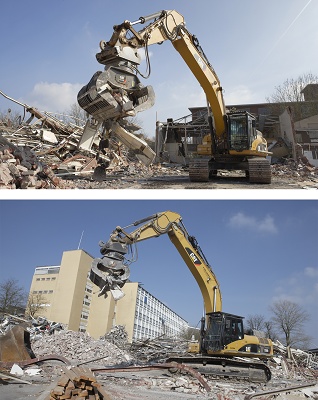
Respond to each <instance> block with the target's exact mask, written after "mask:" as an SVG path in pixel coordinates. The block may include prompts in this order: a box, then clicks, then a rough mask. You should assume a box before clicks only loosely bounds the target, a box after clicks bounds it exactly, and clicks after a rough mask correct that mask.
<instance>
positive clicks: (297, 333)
mask: <svg viewBox="0 0 318 400" xmlns="http://www.w3.org/2000/svg"><path fill="white" fill-rule="evenodd" d="M270 310H271V312H272V314H273V325H274V326H275V327H276V329H277V331H278V332H279V333H281V334H282V335H283V337H284V340H285V344H286V346H291V345H295V344H297V345H299V344H302V345H304V344H305V343H308V340H309V339H310V338H309V337H308V336H306V335H305V334H304V333H303V325H304V323H305V322H307V321H308V320H309V314H308V313H307V312H306V311H305V310H304V309H302V307H301V306H300V305H298V304H296V303H293V302H292V301H289V300H278V301H276V302H275V303H273V305H272V306H271V307H270Z"/></svg>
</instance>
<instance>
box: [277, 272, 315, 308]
mask: <svg viewBox="0 0 318 400" xmlns="http://www.w3.org/2000/svg"><path fill="white" fill-rule="evenodd" d="M276 284H277V286H276V287H275V289H274V290H275V296H274V297H273V299H272V301H277V300H281V299H283V300H290V301H293V302H294V303H297V304H301V305H308V306H310V305H311V306H316V304H317V302H318V268H312V267H306V268H304V269H303V270H301V271H297V272H293V273H291V274H290V276H285V278H284V280H283V281H280V282H276Z"/></svg>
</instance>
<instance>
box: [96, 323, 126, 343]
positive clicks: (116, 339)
mask: <svg viewBox="0 0 318 400" xmlns="http://www.w3.org/2000/svg"><path fill="white" fill-rule="evenodd" d="M100 339H102V340H103V339H104V340H107V342H109V343H112V344H115V345H116V346H117V347H119V348H124V347H125V346H126V345H127V343H128V333H127V331H126V329H125V327H124V326H123V325H116V326H113V327H112V329H111V330H110V331H109V332H108V333H106V334H105V335H104V336H102V337H101V338H100Z"/></svg>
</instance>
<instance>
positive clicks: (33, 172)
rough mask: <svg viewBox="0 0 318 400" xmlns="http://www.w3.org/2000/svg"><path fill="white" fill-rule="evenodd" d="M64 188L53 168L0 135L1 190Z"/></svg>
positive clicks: (30, 150)
mask: <svg viewBox="0 0 318 400" xmlns="http://www.w3.org/2000/svg"><path fill="white" fill-rule="evenodd" d="M51 188H63V183H62V182H61V180H60V179H59V178H58V177H57V176H56V175H55V174H54V172H53V170H52V169H51V167H49V166H48V165H46V164H43V163H41V162H39V161H38V158H37V156H36V154H35V153H34V151H33V150H32V149H31V148H30V147H27V146H15V145H13V144H12V143H10V142H9V141H7V140H6V139H4V138H3V137H2V136H1V135H0V189H51Z"/></svg>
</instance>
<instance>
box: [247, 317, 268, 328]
mask: <svg viewBox="0 0 318 400" xmlns="http://www.w3.org/2000/svg"><path fill="white" fill-rule="evenodd" d="M264 321H265V318H264V316H263V315H260V314H255V315H249V316H248V318H247V319H246V324H247V327H248V328H249V329H252V330H253V329H256V330H258V331H262V330H263V329H264Z"/></svg>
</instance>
